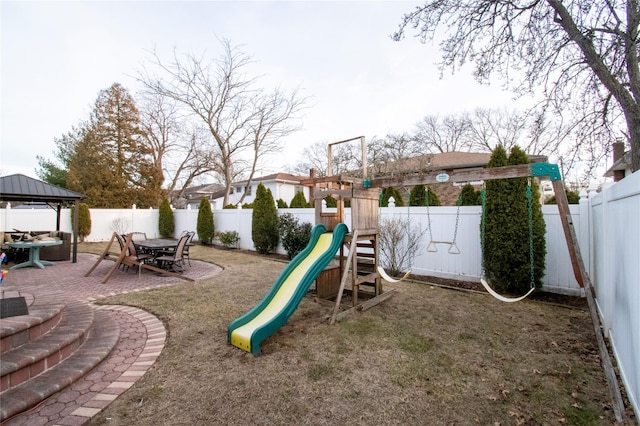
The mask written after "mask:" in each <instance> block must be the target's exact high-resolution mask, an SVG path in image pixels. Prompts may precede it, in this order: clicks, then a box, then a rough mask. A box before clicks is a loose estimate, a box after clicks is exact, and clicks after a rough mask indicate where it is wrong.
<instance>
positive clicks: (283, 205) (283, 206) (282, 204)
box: [276, 198, 289, 209]
mask: <svg viewBox="0 0 640 426" xmlns="http://www.w3.org/2000/svg"><path fill="white" fill-rule="evenodd" d="M276 204H277V207H278V208H279V209H288V208H289V206H288V205H287V202H286V201H284V200H283V199H282V198H278V200H277V201H276Z"/></svg>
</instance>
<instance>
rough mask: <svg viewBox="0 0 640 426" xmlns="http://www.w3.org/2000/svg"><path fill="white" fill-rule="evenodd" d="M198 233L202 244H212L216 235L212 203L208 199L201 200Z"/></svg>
mask: <svg viewBox="0 0 640 426" xmlns="http://www.w3.org/2000/svg"><path fill="white" fill-rule="evenodd" d="M196 232H197V233H198V240H200V242H201V243H202V244H211V242H212V241H213V238H214V237H215V235H216V228H215V224H214V222H213V212H212V211H211V203H210V202H209V200H207V199H206V198H203V199H202V200H200V205H199V206H198V224H197V225H196Z"/></svg>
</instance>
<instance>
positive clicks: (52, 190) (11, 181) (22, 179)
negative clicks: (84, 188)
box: [0, 174, 85, 203]
mask: <svg viewBox="0 0 640 426" xmlns="http://www.w3.org/2000/svg"><path fill="white" fill-rule="evenodd" d="M83 198H85V197H84V195H82V194H78V193H77V192H73V191H69V190H67V189H64V188H60V187H59V186H56V185H51V184H49V183H46V182H43V181H41V180H38V179H34V178H30V177H28V176H25V175H22V174H15V175H9V176H2V177H0V200H1V201H22V202H28V201H41V202H46V203H58V202H62V201H71V202H73V201H77V200H81V199H83Z"/></svg>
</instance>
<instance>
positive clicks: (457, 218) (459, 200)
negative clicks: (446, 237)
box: [453, 191, 462, 244]
mask: <svg viewBox="0 0 640 426" xmlns="http://www.w3.org/2000/svg"><path fill="white" fill-rule="evenodd" d="M456 205H457V206H458V210H457V211H456V227H455V228H454V229H453V244H455V243H456V238H457V237H458V222H459V221H460V206H461V205H462V191H460V192H459V193H458V201H456Z"/></svg>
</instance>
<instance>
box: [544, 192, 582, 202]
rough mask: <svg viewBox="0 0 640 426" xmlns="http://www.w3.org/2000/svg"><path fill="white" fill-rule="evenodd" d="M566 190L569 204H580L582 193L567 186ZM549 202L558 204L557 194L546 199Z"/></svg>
mask: <svg viewBox="0 0 640 426" xmlns="http://www.w3.org/2000/svg"><path fill="white" fill-rule="evenodd" d="M565 192H566V193H567V201H568V202H569V204H580V194H578V193H577V192H575V191H572V190H570V189H566V188H565ZM546 203H547V204H558V201H557V200H556V196H555V195H554V196H552V197H551V198H549V199H548V200H547V201H546Z"/></svg>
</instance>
